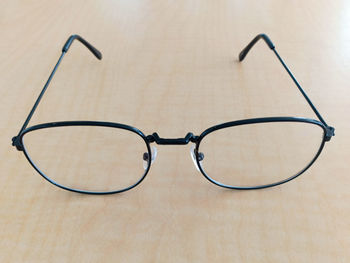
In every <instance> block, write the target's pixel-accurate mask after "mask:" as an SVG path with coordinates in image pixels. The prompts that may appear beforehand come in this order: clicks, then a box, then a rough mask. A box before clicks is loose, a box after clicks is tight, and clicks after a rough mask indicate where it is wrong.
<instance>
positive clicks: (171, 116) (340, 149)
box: [0, 0, 350, 262]
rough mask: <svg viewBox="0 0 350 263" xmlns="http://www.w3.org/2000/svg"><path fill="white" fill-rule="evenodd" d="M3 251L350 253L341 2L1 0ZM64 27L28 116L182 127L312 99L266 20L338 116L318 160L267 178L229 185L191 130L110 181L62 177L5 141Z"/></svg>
mask: <svg viewBox="0 0 350 263" xmlns="http://www.w3.org/2000/svg"><path fill="white" fill-rule="evenodd" d="M0 10H1V11H0V32H1V35H2V37H1V42H0V45H1V46H0V47H1V52H0V72H1V73H0V74H1V77H0V98H1V102H0V112H1V114H0V144H1V147H0V158H1V160H2V161H1V164H0V172H1V173H0V174H1V186H2V187H1V188H0V202H1V208H0V261H1V262H348V261H349V258H350V250H349V247H350V223H349V222H350V205H349V204H350V202H349V200H350V194H349V193H350V192H349V186H350V184H349V172H350V169H349V168H350V167H349V155H350V139H349V138H350V137H349V135H348V131H349V130H350V122H349V121H350V118H349V109H350V100H349V97H350V92H349V87H348V83H349V81H350V75H349V72H350V31H349V27H350V22H349V21H350V20H349V15H350V3H349V2H348V1H345V0H337V1H325V0H321V1H276V0H267V1H259V2H257V1H238V0H234V1H226V0H219V1H210V0H204V1H203V0H202V1H199V0H195V1H155V0H154V1H150V0H141V1H136V0H129V1H122V0H120V1H104V0H100V1H65V0H64V1H5V0H4V1H1V2H0ZM75 33H77V34H80V35H81V36H83V37H84V38H86V39H87V40H88V41H90V42H91V43H92V44H93V45H95V46H96V47H97V48H99V49H100V50H101V51H102V53H103V59H102V61H98V60H96V58H94V57H93V56H92V55H91V54H89V52H88V50H86V48H85V47H83V46H82V45H80V44H78V43H74V44H73V45H72V47H71V49H70V50H69V53H68V54H67V56H66V58H65V59H64V61H63V63H62V65H61V67H60V69H59V71H58V72H57V75H56V76H55V78H54V80H53V82H52V85H51V86H50V88H49V89H48V91H47V93H46V95H45V98H44V99H43V101H42V103H41V104H40V106H39V108H38V110H37V112H36V113H35V115H34V117H33V120H32V122H31V124H37V123H43V122H49V121H60V120H103V121H112V122H119V123H126V124H129V125H132V126H135V127H138V128H139V129H140V130H142V131H143V132H144V133H146V134H151V133H153V132H158V134H159V135H160V136H162V137H170V138H172V137H174V138H175V137H183V136H185V134H186V133H187V132H189V131H190V132H193V133H194V134H199V133H200V132H202V131H203V130H204V129H206V128H208V127H210V126H212V125H215V124H218V123H221V122H225V121H231V120H237V119H244V118H253V117H264V116H304V117H311V118H314V116H313V113H312V111H311V110H310V109H309V108H308V107H307V105H306V102H305V101H304V100H303V98H302V97H301V95H300V94H299V93H298V92H297V90H296V88H295V87H294V86H293V83H292V81H291V80H290V79H289V77H288V75H287V74H286V73H285V72H284V70H283V68H282V67H281V65H280V64H279V63H278V61H277V60H276V58H275V57H274V56H273V54H272V53H271V51H270V50H269V49H268V48H267V47H266V45H265V44H264V43H263V42H261V43H258V44H257V45H256V47H254V49H253V50H252V51H251V53H249V55H248V56H247V58H246V60H245V61H244V63H238V62H237V56H238V53H239V52H240V51H241V49H242V48H243V47H244V46H245V45H246V44H247V43H248V42H249V41H250V40H251V39H252V38H253V37H254V36H255V35H256V34H258V33H266V34H268V35H269V36H270V37H271V39H272V41H273V42H274V43H275V45H276V48H277V49H278V51H279V52H280V55H281V56H282V57H283V58H284V59H285V61H286V63H287V65H289V66H290V68H291V70H292V71H293V72H294V73H295V76H296V77H297V79H298V80H300V83H301V85H302V86H303V87H304V88H305V90H306V91H307V92H308V94H309V95H310V97H311V98H312V100H313V102H314V103H315V104H316V105H317V107H318V109H319V110H320V112H321V113H322V114H323V116H324V117H325V118H326V120H327V121H328V122H329V123H330V124H331V125H333V126H334V127H336V137H334V139H332V141H331V142H330V143H328V144H327V145H326V147H325V149H324V152H323V153H322V155H321V156H320V158H319V159H318V160H317V162H316V163H315V164H314V166H313V167H312V168H311V169H310V170H308V171H307V172H306V173H305V174H303V175H302V176H301V177H299V178H298V179H296V180H294V181H292V182H290V183H288V184H285V185H282V186H280V187H275V188H271V189H267V190H261V191H248V192H245V191H228V190H223V189H220V188H218V187H215V186H214V185H213V184H210V183H209V182H208V181H207V180H205V178H204V177H203V176H202V175H200V174H199V173H198V172H197V171H196V170H195V168H194V166H193V164H192V161H191V158H190V155H189V149H190V145H187V146H182V147H178V146H159V147H158V150H159V152H158V157H157V160H156V162H155V163H154V165H152V168H151V170H150V173H149V174H148V176H147V178H146V179H145V180H144V181H143V182H142V184H141V185H139V186H138V187H137V188H135V189H133V190H131V191H129V192H126V193H123V194H120V195H111V196H85V195H79V194H74V193H69V192H66V191H63V190H60V189H58V188H56V187H54V186H52V185H51V184H49V183H48V182H46V181H45V180H43V179H42V178H41V177H40V175H38V174H37V173H36V172H35V171H34V170H33V169H32V167H31V166H30V164H29V163H28V162H27V161H26V159H25V158H24V156H23V154H22V153H21V152H18V151H16V150H15V149H14V148H13V147H12V146H11V138H12V136H14V135H15V134H16V132H18V129H19V128H20V126H21V124H22V123H23V121H24V119H25V117H26V115H27V114H28V112H29V110H30V108H31V106H32V104H33V103H34V100H35V98H36V96H37V94H38V93H39V92H40V90H41V87H42V86H43V84H44V83H45V81H46V79H47V77H48V75H49V73H50V71H51V69H52V67H53V65H54V63H55V62H56V60H57V58H58V56H59V54H60V49H61V48H62V45H63V44H64V42H65V40H66V39H67V38H68V36H69V35H71V34H75Z"/></svg>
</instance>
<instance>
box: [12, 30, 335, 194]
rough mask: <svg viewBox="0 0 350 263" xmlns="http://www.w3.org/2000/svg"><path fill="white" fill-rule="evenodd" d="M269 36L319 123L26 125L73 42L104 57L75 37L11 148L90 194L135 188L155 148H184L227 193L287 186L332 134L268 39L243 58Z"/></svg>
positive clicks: (47, 174)
mask: <svg viewBox="0 0 350 263" xmlns="http://www.w3.org/2000/svg"><path fill="white" fill-rule="evenodd" d="M259 39H263V40H264V41H265V42H266V44H267V45H268V46H269V48H270V49H271V50H272V51H273V52H274V53H275V55H276V56H277V58H278V60H279V61H280V62H281V64H282V66H283V67H284V68H285V70H286V71H287V73H288V74H289V76H290V77H291V78H292V80H293V81H294V83H295V85H296V86H297V88H298V89H299V91H300V92H301V94H302V95H303V96H304V98H305V99H306V101H307V103H308V104H309V106H310V107H311V109H312V110H313V111H314V113H315V114H316V116H317V119H318V120H314V119H308V118H299V117H265V118H255V119H245V120H238V121H232V122H227V123H222V124H219V125H216V126H213V127H210V128H208V129H206V130H205V131H203V132H202V133H201V134H200V135H198V136H197V135H194V134H193V133H188V134H187V135H186V136H185V137H184V138H161V137H159V136H158V134H157V133H153V134H151V135H147V136H146V135H145V134H144V133H142V132H141V131H140V130H139V129H137V128H134V127H131V126H128V125H124V124H119V123H112V122H101V121H62V122H51V123H43V124H38V125H34V126H30V127H28V124H29V121H30V119H31V118H32V116H33V114H34V112H35V110H36V108H37V106H38V104H39V102H40V100H41V99H42V97H43V95H44V93H45V91H46V89H47V87H48V86H49V83H50V81H51V80H52V78H53V76H54V74H55V72H56V70H57V68H58V66H59V64H60V62H61V61H62V59H63V56H64V55H65V54H66V53H67V52H68V50H69V47H70V46H71V44H72V43H73V41H74V40H78V41H80V42H81V43H82V44H84V45H85V46H86V47H87V48H88V49H89V50H90V51H91V52H92V53H93V54H94V55H95V56H96V57H97V58H98V59H102V54H101V52H100V51H98V50H97V49H96V48H94V47H93V46H92V45H91V44H89V43H88V42H87V41H86V40H84V39H83V38H82V37H80V36H78V35H72V36H71V37H69V38H68V40H67V42H66V43H65V45H64V46H63V48H62V54H61V56H60V58H59V59H58V62H57V64H56V65H55V67H54V69H53V71H52V72H51V74H50V76H49V78H48V80H47V82H46V84H45V85H44V87H43V89H42V91H41V93H40V94H39V97H38V98H37V100H36V102H35V104H34V106H33V108H32V109H31V111H30V113H29V115H28V117H27V118H26V120H25V122H24V124H23V126H22V128H21V129H20V131H19V133H18V135H17V136H15V137H13V138H12V145H13V146H15V147H16V148H17V150H19V151H23V153H24V155H25V157H26V158H27V160H28V161H29V162H30V164H31V165H32V166H33V168H34V169H35V170H36V171H37V172H38V173H39V174H40V175H42V176H43V177H44V178H45V179H46V180H48V181H49V182H50V183H52V184H54V185H56V186H58V187H60V188H63V189H65V190H69V191H73V192H78V193H85V194H113V193H120V192H123V191H127V190H130V189H132V188H134V187H135V186H137V185H138V184H139V183H141V182H142V180H143V179H144V178H145V177H146V175H147V173H148V171H149V170H150V167H151V164H152V163H153V162H154V160H155V159H156V156H157V151H156V148H155V147H154V146H151V145H152V144H160V145H186V144H188V143H192V144H193V145H192V148H191V151H190V154H191V157H192V160H193V163H194V165H195V167H196V168H197V170H198V171H200V172H201V173H202V174H203V175H204V177H205V178H206V179H208V180H209V181H210V182H212V183H214V184H216V185H218V186H221V187H225V188H229V189H240V190H248V189H261V188H267V187H272V186H276V185H280V184H283V183H286V182H288V181H290V180H292V179H294V178H296V177H297V176H299V175H301V174H302V173H303V172H305V171H306V170H307V169H308V168H309V167H310V166H311V165H312V164H313V163H314V162H315V160H316V159H317V157H318V156H319V155H320V153H321V151H322V149H323V147H324V144H325V142H327V141H329V140H330V139H331V138H332V136H334V128H333V127H331V126H328V125H327V123H326V122H325V120H324V119H323V118H322V116H321V114H320V113H319V112H318V111H317V109H316V107H315V106H314V105H313V104H312V102H311V100H310V99H309V97H308V96H307V95H306V93H305V91H304V90H303V89H302V88H301V86H300V85H299V83H298V82H297V80H296V79H295V77H294V76H293V74H292V73H291V72H290V70H289V69H288V67H287V66H286V64H285V63H284V62H283V60H282V58H281V57H280V56H279V54H278V53H277V51H276V49H275V46H274V44H273V43H272V41H271V40H270V39H269V37H268V36H266V35H265V34H260V35H258V36H256V37H255V38H254V39H253V40H252V41H251V42H250V43H249V44H248V45H247V46H246V47H245V48H244V49H243V50H242V52H241V53H240V54H239V61H242V60H243V59H244V58H245V56H246V55H247V54H248V52H249V50H250V49H251V48H252V47H253V46H254V45H255V43H256V42H257V41H258V40H259Z"/></svg>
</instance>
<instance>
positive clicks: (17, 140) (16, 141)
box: [12, 136, 23, 151]
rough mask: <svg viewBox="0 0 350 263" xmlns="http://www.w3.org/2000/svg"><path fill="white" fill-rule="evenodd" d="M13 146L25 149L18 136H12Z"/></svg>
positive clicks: (20, 149) (19, 149)
mask: <svg viewBox="0 0 350 263" xmlns="http://www.w3.org/2000/svg"><path fill="white" fill-rule="evenodd" d="M12 146H15V147H16V149H17V150H18V151H23V145H22V143H21V142H20V140H19V138H18V136H15V137H13V138H12Z"/></svg>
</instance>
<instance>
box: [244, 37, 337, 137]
mask: <svg viewBox="0 0 350 263" xmlns="http://www.w3.org/2000/svg"><path fill="white" fill-rule="evenodd" d="M260 39H263V40H264V41H265V43H266V44H267V45H268V46H269V48H270V49H272V50H273V52H274V53H275V55H276V56H277V58H278V60H279V61H280V62H281V64H282V66H283V67H284V69H285V70H286V71H287V73H288V74H289V76H290V77H291V78H292V80H293V81H294V83H295V85H296V86H297V87H298V89H299V91H300V92H301V94H302V95H303V96H304V98H305V99H306V101H307V103H308V104H309V105H310V107H311V109H312V110H313V111H314V113H315V114H316V116H317V118H318V119H319V120H320V121H321V122H322V123H323V124H324V125H325V126H326V127H328V128H329V130H330V131H329V133H330V134H329V136H330V137H331V136H333V135H334V128H333V127H330V126H328V125H327V123H326V122H325V120H324V119H323V118H322V116H321V114H320V113H319V112H318V110H317V109H316V107H315V106H314V104H313V103H312V102H311V100H310V98H309V97H308V96H307V95H306V93H305V91H304V90H303V89H302V87H301V86H300V84H299V83H298V81H297V80H296V79H295V77H294V76H293V74H292V72H291V71H290V70H289V68H288V67H287V65H286V64H285V63H284V61H283V60H282V58H281V57H280V55H279V54H278V53H277V51H276V49H275V45H274V44H273V43H272V41H271V40H270V38H269V37H268V36H267V35H265V34H260V35H257V36H256V37H255V38H254V39H253V40H252V41H251V42H250V43H249V44H248V45H247V46H246V47H245V48H244V49H243V50H242V51H241V53H239V56H238V57H239V61H242V60H243V59H244V58H245V56H246V55H247V54H248V52H249V50H250V49H251V48H252V47H253V46H254V45H255V44H256V42H258V41H259V40H260Z"/></svg>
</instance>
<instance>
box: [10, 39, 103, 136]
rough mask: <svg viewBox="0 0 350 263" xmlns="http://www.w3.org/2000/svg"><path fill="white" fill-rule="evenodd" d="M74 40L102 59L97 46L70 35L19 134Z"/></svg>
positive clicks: (26, 124)
mask: <svg viewBox="0 0 350 263" xmlns="http://www.w3.org/2000/svg"><path fill="white" fill-rule="evenodd" d="M74 40H78V41H80V42H81V43H82V44H83V45H84V46H86V47H87V48H88V49H89V50H90V51H91V52H92V53H93V54H94V55H95V57H96V58H98V59H102V54H101V52H100V51H98V50H97V49H96V48H95V47H93V46H92V45H91V44H90V43H89V42H87V41H86V40H85V39H83V38H82V37H81V36H79V35H72V36H70V37H69V38H68V40H67V41H66V43H65V44H64V46H63V48H62V54H61V56H60V57H59V59H58V61H57V63H56V65H55V67H54V68H53V70H52V72H51V74H50V76H49V78H48V80H47V81H46V83H45V85H44V87H43V89H42V90H41V92H40V94H39V96H38V98H37V99H36V101H35V103H34V106H33V108H32V109H31V111H30V112H29V114H28V116H27V118H26V120H25V122H24V124H23V126H22V128H21V130H20V131H19V133H18V135H19V134H20V133H21V132H22V131H23V130H24V129H25V128H26V127H27V126H28V123H29V121H30V119H31V118H32V116H33V114H34V112H35V110H36V108H37V107H38V105H39V103H40V100H41V98H42V97H43V96H44V93H45V91H46V89H47V87H48V86H49V84H50V82H51V80H52V78H53V76H54V75H55V73H56V70H57V68H58V66H59V65H60V63H61V61H62V59H63V57H64V55H65V54H66V53H67V52H68V50H69V48H70V46H71V45H72V43H73V41H74ZM17 137H18V136H17ZM16 139H17V138H16V137H14V138H13V141H14V140H16Z"/></svg>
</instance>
